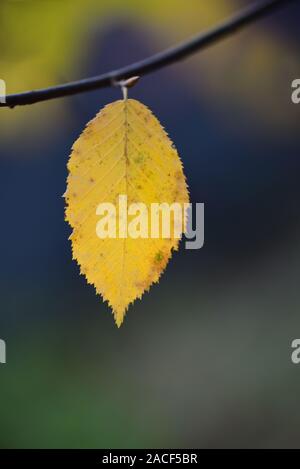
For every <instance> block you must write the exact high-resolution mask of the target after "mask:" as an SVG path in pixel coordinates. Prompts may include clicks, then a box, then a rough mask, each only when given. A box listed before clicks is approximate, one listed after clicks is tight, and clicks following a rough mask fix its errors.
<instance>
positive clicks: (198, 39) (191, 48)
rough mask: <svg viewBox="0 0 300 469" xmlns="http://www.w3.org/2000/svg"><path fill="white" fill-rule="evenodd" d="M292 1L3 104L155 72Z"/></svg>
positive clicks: (260, 5) (264, 5)
mask: <svg viewBox="0 0 300 469" xmlns="http://www.w3.org/2000/svg"><path fill="white" fill-rule="evenodd" d="M288 1H293V0H264V1H260V2H257V3H255V4H254V5H250V6H249V7H247V8H245V9H243V10H242V11H240V12H239V13H237V14H235V15H234V16H232V17H231V18H229V19H227V20H225V21H224V22H222V23H221V24H220V25H218V26H216V27H215V28H212V29H210V30H208V31H207V32H205V33H201V34H199V35H197V36H195V37H193V38H192V39H190V40H188V41H186V42H182V43H181V44H179V45H178V46H175V47H172V48H170V49H167V50H164V51H162V52H159V53H158V54H155V55H152V56H151V57H149V58H147V59H144V60H141V61H139V62H135V63H133V64H131V65H127V66H126V67H122V68H120V69H118V70H113V71H110V72H107V73H104V74H103V75H98V76H95V77H90V78H86V79H83V80H78V81H73V82H70V83H65V84H62V85H58V86H53V87H50V88H44V89H40V90H34V91H26V92H24V93H18V94H11V95H8V96H6V102H5V103H0V107H11V108H13V107H14V106H22V105H25V104H34V103H37V102H40V101H46V100H49V99H55V98H61V97H63V96H70V95H74V94H77V93H82V92H85V91H92V90H95V89H98V88H104V87H109V86H114V85H115V83H116V82H118V81H120V80H124V79H126V78H130V77H132V76H134V75H145V74H146V73H150V72H153V71H155V70H157V69H160V68H162V67H165V66H167V65H170V64H172V63H174V62H177V61H179V60H182V59H184V58H186V57H187V56H189V55H191V54H193V53H195V52H197V51H199V50H200V49H204V48H205V47H207V46H209V45H211V44H213V43H215V42H217V41H219V40H220V39H222V38H224V37H226V36H228V35H230V34H232V33H234V32H236V31H237V30H239V29H241V28H243V27H244V26H246V25H248V24H250V23H253V22H254V21H255V20H257V19H259V18H261V17H263V16H265V15H267V14H269V13H271V12H272V11H274V10H275V9H276V8H278V7H280V6H284V5H286V4H287V3H288Z"/></svg>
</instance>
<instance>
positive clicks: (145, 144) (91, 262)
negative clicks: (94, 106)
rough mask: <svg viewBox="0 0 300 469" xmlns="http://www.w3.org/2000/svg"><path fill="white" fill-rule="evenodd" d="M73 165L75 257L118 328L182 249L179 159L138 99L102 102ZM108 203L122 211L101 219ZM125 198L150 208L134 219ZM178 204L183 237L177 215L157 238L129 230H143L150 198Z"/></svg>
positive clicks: (69, 207) (69, 193) (69, 200)
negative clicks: (109, 231)
mask: <svg viewBox="0 0 300 469" xmlns="http://www.w3.org/2000/svg"><path fill="white" fill-rule="evenodd" d="M68 170H69V175H68V179H67V190H66V193H65V198H66V220H67V221H68V222H69V223H70V225H71V227H72V228H73V232H72V234H71V236H70V238H71V241H72V251H73V258H74V259H76V261H77V262H78V264H79V266H80V271H81V273H82V274H84V275H85V276H86V279H87V281H88V282H89V283H91V284H93V285H94V286H95V288H96V292H97V293H100V294H101V295H102V297H103V298H104V300H106V301H108V303H109V305H110V306H111V308H112V310H113V314H114V318H115V321H116V324H117V326H118V327H119V326H120V325H121V323H122V321H123V319H124V315H125V313H126V310H127V308H128V305H129V304H130V303H132V302H133V301H134V300H135V299H136V298H141V296H142V294H143V293H144V292H145V291H146V290H148V289H149V287H150V285H151V284H152V283H154V282H157V281H158V279H159V277H160V275H161V273H162V272H163V270H164V269H165V267H166V265H167V263H168V260H169V259H170V257H171V254H172V250H173V249H174V250H177V249H178V244H179V240H180V237H181V235H182V232H183V231H184V228H185V215H186V211H185V210H186V207H185V205H184V204H188V202H189V195H188V190H187V185H186V181H185V176H184V174H183V170H182V164H181V161H180V159H179V156H178V153H177V151H176V149H175V148H174V145H173V144H172V142H171V141H170V139H169V138H168V136H167V134H166V132H165V131H164V129H163V128H162V126H161V125H160V123H159V121H158V120H157V119H156V117H155V116H154V115H153V114H152V112H151V111H150V110H149V109H148V108H147V107H146V106H144V105H143V104H142V103H140V102H139V101H136V100H133V99H124V100H120V101H116V102H114V103H111V104H108V105H107V106H105V107H104V108H103V109H102V110H101V111H100V112H99V113H98V114H97V115H96V117H95V118H94V119H93V120H91V121H90V122H89V123H88V124H87V126H86V128H85V129H84V131H83V133H82V134H81V136H80V137H79V138H78V140H76V142H75V143H74V145H73V147H72V153H71V156H70V160H69V162H68ZM107 203H108V204H113V205H114V206H118V207H119V209H118V211H116V213H115V214H111V215H110V216H109V211H107V216H106V217H104V218H102V221H101V219H100V217H99V215H100V214H101V215H103V214H104V213H103V211H102V210H100V209H99V206H100V204H104V206H106V205H105V204H107ZM121 203H122V204H123V207H122V208H124V204H126V208H127V207H129V206H132V207H134V205H132V204H140V203H142V205H143V208H144V210H145V212H146V213H143V215H144V216H141V215H142V214H141V213H140V212H138V211H137V212H136V213H139V214H140V216H139V217H136V219H134V218H132V215H134V214H136V213H134V209H133V211H131V218H130V216H128V219H127V220H126V219H125V218H124V217H123V214H124V211H122V214H121V207H120V204H121ZM174 203H175V204H177V205H178V204H180V206H181V207H182V208H183V223H182V225H181V226H179V228H178V226H177V230H179V236H175V230H174V227H175V225H176V219H175V216H173V218H171V217H170V220H171V226H170V233H169V234H168V236H163V233H162V227H161V226H160V228H159V229H158V231H157V232H156V236H157V237H152V236H150V235H149V236H147V237H146V236H143V235H141V236H138V237H136V236H135V237H132V236H126V235H125V232H126V233H127V231H126V230H127V228H128V229H129V225H130V223H132V224H135V228H138V229H140V230H141V225H144V224H145V222H148V221H149V218H148V214H149V213H150V214H151V207H152V206H153V204H154V205H155V204H156V205H158V204H169V206H170V205H172V204H174ZM128 213H129V211H128ZM156 213H157V212H156ZM120 214H121V215H120ZM99 220H100V221H99ZM151 223H152V225H151ZM100 224H101V226H100ZM154 224H155V223H154V222H153V220H152V218H151V222H149V233H150V228H152V229H153V230H154V231H155V228H157V227H156V226H154ZM104 225H105V228H106V229H107V228H108V227H109V228H115V233H116V234H115V236H113V237H112V236H108V237H99V230H100V228H101V229H102V230H103V229H104ZM137 225H139V227H137ZM143 227H144V228H145V226H143ZM131 228H132V226H131Z"/></svg>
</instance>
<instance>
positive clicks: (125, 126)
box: [119, 99, 128, 302]
mask: <svg viewBox="0 0 300 469" xmlns="http://www.w3.org/2000/svg"><path fill="white" fill-rule="evenodd" d="M123 103H124V104H123V105H124V116H125V118H124V158H125V184H126V186H125V187H126V195H128V148H127V147H128V135H127V134H128V112H127V106H128V102H127V99H124V101H123ZM126 229H127V227H126ZM126 239H127V237H126V236H125V237H124V239H123V247H122V267H121V276H120V291H119V302H120V300H121V298H122V293H123V279H124V271H125V261H126V259H125V250H126Z"/></svg>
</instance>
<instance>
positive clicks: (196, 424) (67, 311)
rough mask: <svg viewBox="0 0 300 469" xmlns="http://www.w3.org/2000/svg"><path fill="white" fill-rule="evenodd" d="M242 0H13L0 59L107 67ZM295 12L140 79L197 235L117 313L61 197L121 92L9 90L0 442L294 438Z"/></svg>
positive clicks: (61, 70) (14, 86) (3, 63)
mask: <svg viewBox="0 0 300 469" xmlns="http://www.w3.org/2000/svg"><path fill="white" fill-rule="evenodd" d="M250 3H252V2H249V1H248V2H247V1H238V0H234V1H233V0H211V1H210V2H207V1H204V0H189V1H188V2H187V1H185V0H165V1H164V2H162V1H161V0H151V1H150V0H149V1H143V2H140V1H139V0H101V2H99V1H97V0H72V1H71V0H60V1H58V0H52V1H50V0H43V1H37V0H23V1H22V0H19V1H17V0H14V1H13V0H11V1H9V0H2V1H1V3H0V40H1V44H2V47H1V55H0V78H1V79H4V80H5V81H6V84H7V92H8V93H14V92H20V91H25V90H30V89H34V88H40V87H44V86H51V85H54V84H59V83H61V82H67V81H70V80H75V79H80V78H84V77H87V76H91V75H95V74H100V73H103V72H106V71H108V70H110V69H114V68H118V67H120V66H122V65H126V64H128V63H130V62H133V61H135V60H139V59H142V58H144V57H147V56H148V55H150V54H153V53H155V52H158V51H160V50H161V49H163V48H165V47H168V46H171V45H173V44H174V43H176V42H177V41H180V40H184V39H186V38H187V37H189V36H191V35H193V34H195V33H197V32H199V31H201V30H204V29H206V28H209V27H211V26H213V25H215V24H216V23H217V22H218V21H220V20H222V19H223V18H224V17H226V16H227V15H230V14H231V13H232V12H234V11H236V10H237V9H239V8H240V7H242V6H245V5H246V4H250ZM299 18H300V5H299V2H294V3H291V4H290V5H289V6H287V7H286V8H284V9H282V10H280V11H277V12H276V13H275V14H274V15H272V16H271V17H268V18H267V19H264V20H261V21H259V22H257V23H256V24H255V25H252V26H250V27H248V28H247V29H245V30H244V31H242V32H240V33H237V34H235V35H234V36H232V37H230V38H227V39H226V40H223V41H222V42H221V43H219V44H217V45H214V46H213V47H211V48H209V49H207V50H205V51H203V52H201V53H199V54H196V55H194V56H193V57H190V58H188V59H187V60H185V61H183V62H180V63H179V64H176V65H173V66H169V67H167V68H165V69H163V70H160V71H157V72H155V73H153V74H151V75H147V76H145V77H143V78H142V79H141V80H140V82H139V83H138V85H137V86H136V87H135V88H133V89H132V90H130V96H131V97H132V98H136V99H139V100H141V101H142V102H143V103H144V104H146V105H147V106H149V107H150V108H151V109H152V110H153V112H154V113H155V115H156V116H157V117H158V118H159V120H160V121H161V123H162V124H163V125H164V126H165V127H166V129H167V131H168V132H169V134H170V137H171V138H172V140H174V142H175V144H176V146H177V149H178V151H179V154H180V155H181V158H182V160H183V163H184V168H185V173H186V176H187V179H188V184H189V187H190V192H191V199H192V201H193V202H204V203H205V246H204V247H203V248H202V249H201V250H199V251H187V250H184V249H181V250H180V251H179V252H177V253H175V254H174V255H173V258H172V260H171V261H170V263H169V265H168V267H167V269H166V272H165V273H164V275H163V276H162V278H161V280H160V282H159V284H158V285H155V286H153V287H152V288H151V289H150V292H149V293H147V294H145V295H144V297H143V299H142V301H137V302H136V303H135V304H134V305H133V306H131V307H130V308H129V311H128V313H127V316H126V318H125V322H124V324H123V326H122V327H121V329H120V330H118V329H117V328H116V326H115V324H114V321H113V317H112V315H111V312H110V310H109V308H108V306H107V304H104V303H103V302H102V299H101V297H100V296H96V295H95V293H94V289H93V288H92V287H91V286H90V285H87V284H86V281H85V279H84V277H82V276H80V275H79V268H78V266H77V265H76V263H75V262H74V261H72V259H71V248H70V242H69V241H68V237H69V235H70V229H69V227H68V226H67V224H66V223H65V221H64V200H63V198H62V197H61V195H62V194H63V193H64V191H65V186H66V183H65V180H66V175H67V171H66V163H67V160H68V155H69V153H70V148H71V145H72V143H73V141H74V140H75V138H77V137H78V135H79V134H80V133H81V131H82V129H83V127H84V126H85V124H86V122H87V121H89V120H90V119H91V118H92V117H94V115H95V114H96V113H97V112H98V110H99V109H100V108H101V107H103V106H104V105H105V104H107V103H109V102H111V101H114V100H116V99H119V98H120V91H119V90H118V89H105V90H99V91H95V92H92V93H86V94H81V95H77V96H74V97H69V98H64V99H60V100H55V101H53V102H44V103H40V104H35V105H33V106H25V107H23V108H18V107H16V108H15V109H13V110H11V109H4V108H3V109H0V195H1V196H0V213H1V245H0V246H1V248H0V249H1V269H0V275H1V283H0V289H1V292H0V298H1V299H0V338H1V339H4V340H5V341H6V345H7V364H6V365H0V446H1V447H2V448H139V447H143V448H216V447H221V448H224V447H225V448H242V447H264V448H281V447H300V409H299V404H298V396H299V392H300V365H298V367H297V365H294V364H292V362H291V358H290V356H291V352H292V349H291V342H292V340H293V339H294V338H300V314H299V313H300V311H299V309H300V308H299V307H300V294H299V277H300V213H299V202H300V185H299V173H300V158H299V144H300V133H299V116H300V104H299V105H298V106H297V105H295V104H292V102H291V82H292V80H294V79H295V78H300V55H299V39H300V30H299ZM182 248H183V246H182Z"/></svg>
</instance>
